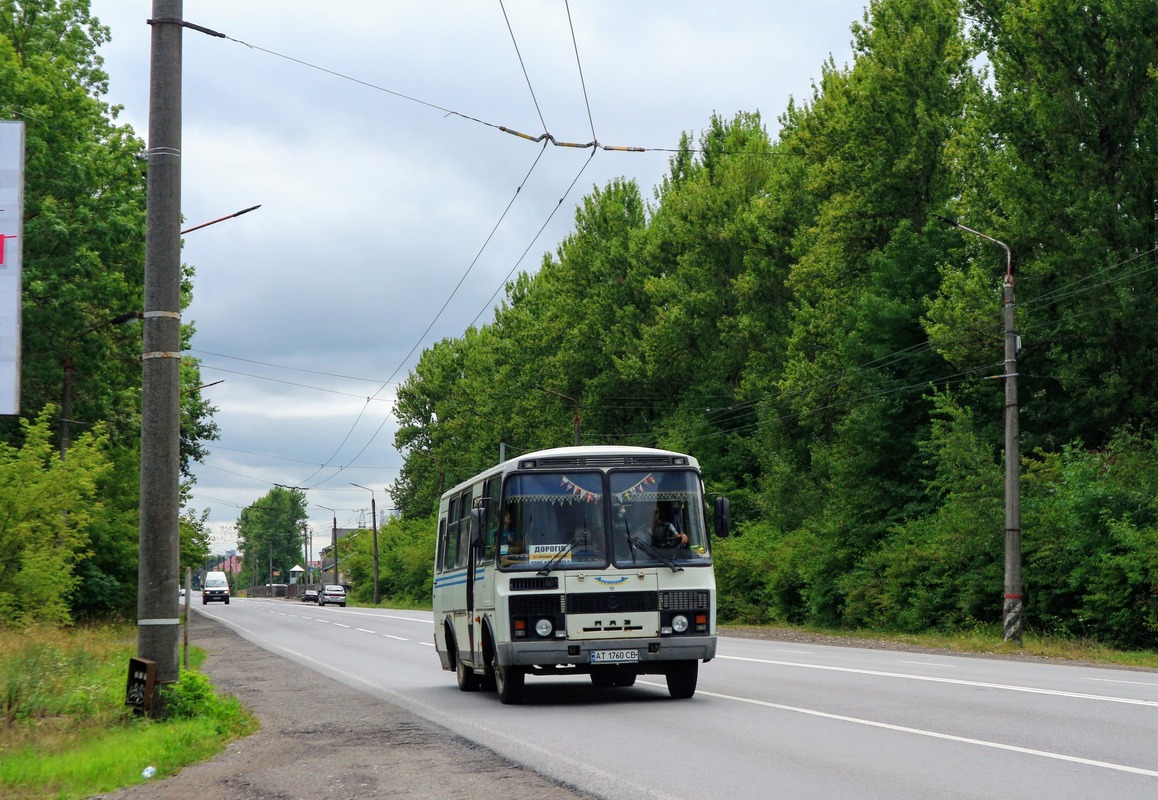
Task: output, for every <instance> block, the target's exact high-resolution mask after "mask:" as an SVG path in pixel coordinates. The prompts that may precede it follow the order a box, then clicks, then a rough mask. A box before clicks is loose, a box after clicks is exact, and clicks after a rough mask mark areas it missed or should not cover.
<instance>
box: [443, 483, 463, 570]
mask: <svg viewBox="0 0 1158 800" xmlns="http://www.w3.org/2000/svg"><path fill="white" fill-rule="evenodd" d="M443 564H444V566H445V568H446V569H454V568H455V567H460V566H462V565H461V564H459V563H458V498H457V497H452V498H450V503H449V505H448V506H447V510H446V556H445V560H444V562H443Z"/></svg>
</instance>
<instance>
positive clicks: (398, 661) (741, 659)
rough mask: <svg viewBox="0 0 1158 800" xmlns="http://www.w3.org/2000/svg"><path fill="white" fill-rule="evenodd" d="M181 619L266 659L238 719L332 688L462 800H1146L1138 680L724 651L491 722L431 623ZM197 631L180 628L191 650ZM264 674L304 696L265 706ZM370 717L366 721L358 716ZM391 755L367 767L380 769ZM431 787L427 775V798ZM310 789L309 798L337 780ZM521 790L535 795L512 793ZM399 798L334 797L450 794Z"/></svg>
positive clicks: (310, 702)
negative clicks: (426, 760) (682, 696)
mask: <svg viewBox="0 0 1158 800" xmlns="http://www.w3.org/2000/svg"><path fill="white" fill-rule="evenodd" d="M197 611H198V612H204V613H206V614H208V615H209V616H210V617H212V618H215V619H218V620H220V621H222V622H223V623H224V624H225V625H227V626H229V628H230V629H231V630H234V631H236V632H237V633H238V634H239V635H240V637H242V639H244V640H246V642H248V644H247V643H246V642H242V641H239V640H236V639H233V640H231V641H234V642H236V643H237V645H238V646H240V647H242V648H244V649H246V650H252V649H253V648H254V646H255V645H256V646H257V647H259V648H261V652H262V653H264V654H265V655H263V656H262V657H261V658H262V663H264V664H266V666H264V667H263V668H262V669H263V670H265V675H264V677H263V676H262V675H256V676H251V677H249V678H246V677H245V676H244V675H240V674H239V675H234V676H232V677H230V682H227V683H225V684H220V683H219V685H220V686H221V688H223V689H225V690H227V691H233V692H234V693H235V694H238V696H239V697H241V698H242V699H243V701H244V702H246V703H247V704H252V702H253V700H255V699H257V698H259V697H261V696H262V695H263V694H265V695H268V694H269V693H270V691H271V690H276V691H277V692H278V695H279V699H280V700H281V702H282V703H283V706H282V710H281V711H280V713H281V714H291V713H294V714H296V713H299V712H298V710H296V709H295V710H293V711H291V708H290V706H294V707H297V708H300V709H313V710H317V709H319V708H321V707H324V708H326V709H327V713H328V712H329V711H330V710H331V706H332V705H333V702H334V701H332V700H329V699H327V697H326V693H327V692H334V691H338V689H339V688H340V689H341V692H342V694H343V696H344V697H345V698H346V699H345V700H343V701H341V702H342V703H343V704H344V708H345V711H346V713H347V715H348V716H347V717H346V722H347V723H349V722H350V721H351V720H355V719H357V720H361V719H366V720H367V722H368V723H369V722H370V721H371V720H374V719H394V718H395V716H396V715H401V716H399V717H398V718H406V719H408V720H409V721H408V723H407V724H408V725H411V726H415V727H414V729H415V730H418V729H421V730H424V731H428V732H431V733H430V734H429V735H428V736H424V737H423V741H424V742H425V743H426V745H427V748H428V749H429V750H430V751H431V752H433V753H437V754H439V755H442V756H445V757H447V758H449V760H450V762H451V763H452V764H456V765H458V766H459V768H460V770H465V773H466V775H468V776H469V775H470V774H472V773H473V774H474V778H475V783H474V784H472V785H471V786H470V791H469V792H468V793H467V794H464V795H462V796H469V797H483V796H487V795H485V794H483V792H486V791H489V789H488V787H490V789H494V790H495V791H497V792H499V794H496V795H495V796H507V797H517V796H521V795H519V794H517V792H519V791H522V790H524V789H526V790H528V791H530V792H531V794H529V795H527V796H533V797H549V796H559V795H551V794H549V793H545V792H562V793H564V794H563V795H562V796H568V797H576V796H582V793H588V794H589V795H593V796H598V797H607V798H703V797H721V796H726V797H729V798H767V797H787V798H820V797H824V798H830V797H858V798H875V797H880V798H886V797H887V798H890V800H892V799H894V798H929V797H937V798H1002V800H1006V798H1009V797H1051V798H1088V797H1100V796H1114V797H1116V798H1153V797H1156V796H1158V751H1156V750H1155V748H1154V747H1153V742H1154V741H1156V740H1158V673H1153V672H1135V671H1126V670H1112V669H1098V668H1093V667H1088V666H1076V665H1058V664H1052V663H1038V662H1034V661H1029V660H1022V661H1016V660H996V659H987V658H969V657H960V656H951V655H947V654H939V653H914V652H898V651H889V650H876V649H867V648H854V647H832V646H825V645H820V644H816V643H809V642H803V643H802V642H783V641H769V640H760V639H740V638H732V637H723V638H722V639H721V643H720V648H719V655H718V657H717V658H716V659H715V660H714V661H713V662H711V663H709V664H705V665H702V666H701V669H700V683H699V690H698V691H697V693H696V696H695V697H694V698H692V699H691V700H682V701H681V700H672V699H670V698H669V697H668V694H667V690H666V687H665V685H664V683H663V680H662V678H659V679H658V680H657V679H656V677H655V676H643V677H641V678H640V679H639V681H638V682H637V683H636V685H635V686H634V687H631V688H628V689H623V688H619V689H596V688H595V687H593V686H591V684H590V682H589V681H588V680H587V679H586V678H585V677H581V676H576V677H574V678H554V679H547V678H534V677H531V678H528V681H527V692H526V702H525V703H524V705H522V706H503V705H501V704H500V703H499V702H498V700H497V698H496V697H495V696H494V695H493V694H486V693H471V694H464V693H462V692H459V691H458V689H457V686H456V685H455V681H454V676H453V674H452V673H448V672H443V671H442V670H441V669H440V668H439V666H438V661H437V657H436V656H435V654H434V652H433V648H432V646H431V631H432V622H431V618H430V615H429V613H425V614H424V613H422V612H405V611H402V612H398V611H386V610H371V609H359V608H353V607H351V608H345V609H343V608H333V607H327V608H317V607H315V606H312V605H304V604H299V603H293V602H289V601H284V600H266V601H262V600H241V599H235V600H234V601H233V603H231V605H230V606H227V607H226V606H212V605H211V606H208V607H207V608H205V609H202V607H200V606H197ZM203 622H204V619H201V620H198V614H194V625H193V632H194V639H195V640H197V638H198V634H197V631H198V629H199V628H200V627H201V624H202V623H203ZM198 643H199V644H201V643H202V642H200V641H199V642H198ZM203 646H205V645H204V644H203ZM217 646H218V645H217V643H216V640H214V642H213V643H211V645H210V650H211V652H213V648H214V647H217ZM233 646H234V645H232V644H231V645H229V647H230V648H232V647H233ZM230 652H231V653H232V650H231V651H230ZM270 659H272V661H270ZM231 660H235V659H234V658H233V656H232V655H228V656H226V657H225V658H223V659H220V660H219V659H218V654H217V653H216V652H214V656H213V657H212V658H211V660H210V664H209V665H207V669H206V671H207V672H208V673H209V674H210V676H211V677H213V678H214V679H215V681H216V680H219V675H222V674H224V673H223V672H221V670H222V667H223V666H224V665H223V664H222V663H221V661H231ZM271 664H272V666H271ZM232 668H233V667H232V666H230V667H229V668H227V669H226V671H228V669H232ZM270 671H273V672H274V673H277V674H279V675H280V674H282V673H287V674H288V673H293V674H294V675H299V674H301V675H303V676H304V683H303V681H302V680H298V679H295V683H294V685H295V687H297V688H296V689H295V690H294V691H293V692H292V694H290V695H285V694H282V693H281V690H280V685H279V681H272V682H271V680H270V677H269V674H268V673H269V672H270ZM335 682H337V684H340V685H341V686H335ZM257 687H264V688H261V689H259V688H257ZM317 692H321V695H320V696H315V693H317ZM371 706H373V707H375V708H377V709H379V710H378V711H375V712H374V713H373V714H371V715H370V716H369V717H366V716H365V714H364V713H363V712H364V710H365V709H366V708H369V707H371ZM381 709H389V713H388V714H387V713H385V712H384V711H382V710H381ZM258 713H259V716H260V715H261V711H260V710H258ZM330 718H333V717H330ZM307 719H308V716H307ZM337 719H338V720H342V719H343V715H342V714H338V715H337ZM264 720H265V717H263V722H264ZM300 724H301V725H303V726H307V727H308V725H309V723H308V722H307V721H306V719H303V720H302V721H301V723H300ZM325 730H329V729H328V728H325ZM263 733H264V731H263ZM338 733H339V731H338V730H336V731H335V734H338ZM261 735H262V734H259V735H258V736H261ZM253 738H256V737H253ZM338 740H339V736H338V735H335V736H327V735H324V734H323V735H320V736H318V737H317V738H316V739H315V740H314V741H315V742H316V745H315V746H322V745H324V744H325V745H327V746H328V744H329V743H332V742H334V741H338ZM247 741H248V740H247ZM391 742H392V739H391V738H390V737H389V736H386V737H385V738H384V739H383V741H382V742H381V743H379V745H378V747H377V749H376V750H372V756H371V757H370V758H369V759H367V761H368V763H376V764H378V765H379V766H381V765H382V764H385V763H388V762H390V760H391V759H393V758H395V757H397V756H398V755H399V753H398V752H396V751H397V747H395V746H392V745H391ZM241 744H242V746H244V743H241ZM312 749H313V748H312V747H308V746H307V747H304V748H302V750H303V751H304V752H306V753H308V752H310V751H311V750H312ZM429 754H430V753H428V754H427V755H429ZM476 757H478V759H479V760H475V759H476ZM468 764H469V765H472V766H468ZM515 765H518V766H515ZM480 767H481V768H480ZM424 769H425V767H423V766H421V765H420V766H419V767H418V769H417V774H418V775H420V776H421V775H423V770H424ZM363 772H365V770H363ZM435 772H436V775H437V778H436V777H435V775H433V774H432V775H426V776H425V777H426V778H427V779H428V780H433V781H435V782H436V784H437V782H438V781H441V780H442V776H443V772H442V770H436V771H435ZM242 774H245V773H244V772H243V773H242ZM314 774H315V776H316V777H317V778H318V779H319V780H315V782H314V788H315V789H322V788H324V787H326V786H330V787H332V786H334V785H337V784H335V783H334V782H335V781H338V780H340V774H339V773H337V772H334V771H325V772H317V771H315V773H314ZM367 774H370V773H367ZM394 774H396V775H404V774H408V773H405V772H403V771H402V770H394ZM511 776H515V777H513V778H512V777H511ZM495 781H497V786H495V785H493V784H494V783H495ZM534 781H541V782H542V785H541V786H537V787H530V786H529V785H527V782H534ZM158 785H159V784H158ZM342 785H344V784H342ZM396 788H399V789H400V790H399V791H397V792H396V793H394V794H392V795H389V794H382V795H379V794H366V793H356V794H350V795H348V796H351V797H353V796H358V797H363V798H374V797H378V796H394V797H398V796H405V797H424V796H431V797H433V796H440V797H447V796H456V795H454V794H453V793H451V792H450V791H449V790H450V789H451V787H450V786H440V787H439V791H436V792H434V793H433V794H428V795H421V794H416V793H411V791H410V787H396ZM414 788H415V789H418V788H421V789H424V790H429V788H430V787H429V785H428V784H425V783H422V782H421V781H420V782H419V784H418V785H417V786H416V787H414ZM512 792H514V793H512ZM128 796H132V797H137V796H139V797H149V798H155V799H159V800H179V798H178V797H177V796H173V797H170V796H167V795H157V794H141V795H126V797H128ZM237 796H238V797H259V796H263V795H257V794H239V795H237ZM271 796H272V795H271ZM277 796H281V797H298V796H301V797H327V796H335V797H337V796H346V795H342V794H326V793H325V792H324V791H323V792H320V793H319V792H313V793H308V794H303V795H297V794H282V795H277Z"/></svg>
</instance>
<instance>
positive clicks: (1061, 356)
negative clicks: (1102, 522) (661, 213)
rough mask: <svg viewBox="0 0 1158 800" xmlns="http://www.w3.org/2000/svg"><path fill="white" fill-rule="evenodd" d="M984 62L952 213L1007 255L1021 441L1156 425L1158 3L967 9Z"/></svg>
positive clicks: (988, 1) (1130, 0)
mask: <svg viewBox="0 0 1158 800" xmlns="http://www.w3.org/2000/svg"><path fill="white" fill-rule="evenodd" d="M965 6H966V8H967V10H968V12H969V14H970V16H971V17H972V18H973V19H974V20H975V21H976V29H975V35H976V38H977V40H978V42H979V44H980V46H981V47H983V48H985V53H986V55H987V56H988V59H989V62H990V63H991V64H992V70H993V81H992V85H991V88H990V91H989V96H988V98H987V99H988V102H987V103H986V104H985V105H983V106H981V107H979V112H980V118H979V120H978V124H977V125H975V126H973V129H972V131H971V132H972V137H971V140H970V141H969V143H968V145H967V146H966V147H964V148H963V151H962V152H963V154H964V157H963V158H961V159H960V160H959V166H960V169H961V170H963V171H966V172H967V174H969V175H971V176H972V179H971V180H970V181H968V182H967V183H966V184H965V186H964V187H963V189H964V191H963V193H962V198H961V209H962V210H961V213H962V214H963V215H968V218H969V219H970V220H972V221H973V222H974V224H972V225H971V227H975V228H981V227H984V228H985V230H986V231H987V232H988V233H990V234H991V235H993V236H995V237H997V238H999V239H1001V240H1003V241H1005V242H1007V243H1008V244H1009V245H1010V246H1011V248H1012V251H1013V257H1014V272H1015V277H1016V285H1017V300H1018V312H1017V313H1018V327H1019V329H1020V332H1021V334H1022V336H1023V341H1024V345H1025V351H1024V354H1023V356H1022V361H1021V363H1020V365H1019V366H1020V371H1021V373H1022V375H1023V376H1024V385H1025V388H1026V391H1027V394H1029V395H1030V396H1032V402H1028V403H1026V404H1025V410H1024V414H1025V422H1024V424H1023V426H1022V430H1023V432H1024V435H1025V436H1026V439H1027V443H1029V444H1031V445H1032V444H1036V443H1041V444H1044V445H1047V446H1055V447H1056V446H1057V445H1059V444H1064V443H1066V442H1068V441H1070V440H1071V439H1072V438H1073V437H1075V436H1080V437H1081V438H1082V439H1083V440H1084V441H1086V442H1088V443H1089V444H1091V445H1100V444H1104V443H1105V442H1106V441H1108V439H1109V438H1110V436H1111V435H1112V433H1111V432H1112V430H1113V429H1114V427H1115V426H1116V425H1118V424H1121V423H1123V422H1130V421H1132V422H1136V423H1140V424H1152V423H1153V422H1154V421H1155V411H1154V409H1155V403H1154V398H1155V387H1154V382H1153V375H1154V373H1155V371H1156V370H1158V323H1156V322H1155V315H1154V314H1153V296H1154V294H1155V292H1158V274H1156V273H1155V271H1154V269H1153V267H1152V261H1153V255H1152V254H1153V252H1154V249H1155V248H1156V247H1158V184H1156V181H1158V75H1156V74H1155V72H1154V65H1155V64H1158V5H1155V4H1154V3H1153V2H1149V0H1095V2H1081V3H1079V2H1075V1H1074V0H1066V1H1065V2H1053V3H1018V2H1009V0H970V1H969V2H967V3H965Z"/></svg>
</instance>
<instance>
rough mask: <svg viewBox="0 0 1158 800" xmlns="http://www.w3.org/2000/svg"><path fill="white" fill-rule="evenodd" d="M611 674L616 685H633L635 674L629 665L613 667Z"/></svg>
mask: <svg viewBox="0 0 1158 800" xmlns="http://www.w3.org/2000/svg"><path fill="white" fill-rule="evenodd" d="M613 675H614V676H615V685H616V686H621V687H624V688H626V687H628V686H634V685H635V679H636V677H637V675H636V672H635V670H634V669H632V668H631V667H615V671H614V673H613Z"/></svg>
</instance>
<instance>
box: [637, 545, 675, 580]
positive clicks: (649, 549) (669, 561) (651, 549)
mask: <svg viewBox="0 0 1158 800" xmlns="http://www.w3.org/2000/svg"><path fill="white" fill-rule="evenodd" d="M635 546H636V547H638V548H639V549H640V550H642V551H643V552H645V553H647V554H648V555H650V556H651V557H652V558H655V559H658V560H660V561H662V562H663V563H664V564H667V565H668V566H669V567H671V571H672V572H683V571H684V568H683V567H681V566H680V565H679V564H677V563H676V562H675V561H673V560H672V559H670V558H668V557H667V556H665V555H664V554H663V553H661V552H659V550H656V549H655V548H654V547H652V546H651V545H650V544H648V543H647V542H645V541H643V539H636V540H635ZM632 555H633V556H634V551H633V552H632Z"/></svg>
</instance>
